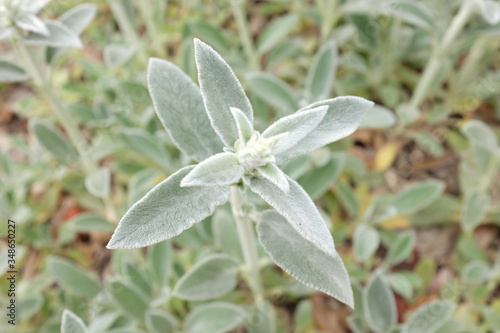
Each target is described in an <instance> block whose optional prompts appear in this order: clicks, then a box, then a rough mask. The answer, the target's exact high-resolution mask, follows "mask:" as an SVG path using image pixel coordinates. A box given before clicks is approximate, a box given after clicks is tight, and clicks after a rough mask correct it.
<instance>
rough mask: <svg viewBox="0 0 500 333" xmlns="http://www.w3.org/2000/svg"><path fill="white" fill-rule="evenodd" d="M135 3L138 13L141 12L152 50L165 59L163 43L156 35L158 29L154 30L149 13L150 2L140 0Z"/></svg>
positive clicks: (152, 19) (151, 15)
mask: <svg viewBox="0 0 500 333" xmlns="http://www.w3.org/2000/svg"><path fill="white" fill-rule="evenodd" d="M137 3H138V4H139V11H140V12H141V16H142V19H143V20H144V24H145V25H146V32H147V34H148V35H149V39H150V41H151V43H152V44H153V49H154V50H155V51H156V52H157V53H158V55H159V56H161V57H162V58H165V50H164V49H163V47H162V43H163V41H162V38H161V37H160V35H159V33H158V29H157V28H156V24H155V20H154V17H153V12H152V11H151V8H152V4H151V1H146V0H141V1H138V2H137Z"/></svg>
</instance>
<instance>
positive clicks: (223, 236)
mask: <svg viewBox="0 0 500 333" xmlns="http://www.w3.org/2000/svg"><path fill="white" fill-rule="evenodd" d="M212 233H213V236H214V243H215V245H216V247H217V248H218V249H220V250H222V251H223V252H225V253H227V254H229V255H231V256H233V257H234V258H236V259H238V260H239V261H240V262H243V254H242V252H241V245H240V242H239V238H238V232H237V230H236V225H235V221H234V218H233V215H232V214H231V213H229V212H227V211H226V210H224V209H217V210H216V211H215V213H214V215H213V216H212Z"/></svg>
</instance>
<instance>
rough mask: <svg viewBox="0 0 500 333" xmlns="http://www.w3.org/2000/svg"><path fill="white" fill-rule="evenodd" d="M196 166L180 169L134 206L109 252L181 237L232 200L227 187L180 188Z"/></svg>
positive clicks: (117, 229)
mask: <svg viewBox="0 0 500 333" xmlns="http://www.w3.org/2000/svg"><path fill="white" fill-rule="evenodd" d="M193 168H194V167H193V166H188V167H185V168H183V169H180V170H179V171H177V172H176V173H174V174H173V175H171V176H170V177H168V178H167V179H166V180H164V181H163V182H161V183H160V184H158V185H157V186H156V187H155V188H153V189H152V190H151V191H150V192H149V193H148V194H146V196H145V197H144V198H142V199H141V200H139V201H138V202H137V203H135V204H134V205H133V206H132V208H130V209H129V210H128V212H127V213H126V214H125V216H124V217H123V218H122V219H121V221H120V224H119V225H118V227H117V228H116V230H115V233H114V234H113V236H112V237H111V240H110V241H109V244H108V245H107V247H108V248H110V249H117V248H137V247H143V246H149V245H152V244H155V243H158V242H161V241H163V240H166V239H169V238H172V237H174V236H177V235H179V234H180V233H181V232H182V231H184V230H185V229H188V228H190V227H192V226H193V225H194V224H195V223H197V222H199V221H201V220H203V219H204V218H205V217H207V216H210V215H212V213H213V212H214V210H215V207H216V206H219V205H222V204H224V203H225V202H226V201H227V200H228V197H229V192H228V189H227V187H215V186H214V187H181V186H180V183H181V180H182V179H183V178H184V177H185V176H186V175H187V174H188V173H189V172H190V171H191V170H193Z"/></svg>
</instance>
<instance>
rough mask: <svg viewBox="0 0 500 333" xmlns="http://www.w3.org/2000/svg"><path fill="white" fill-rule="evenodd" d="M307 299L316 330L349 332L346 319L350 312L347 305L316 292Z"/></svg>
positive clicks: (332, 332)
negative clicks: (311, 308)
mask: <svg viewBox="0 0 500 333" xmlns="http://www.w3.org/2000/svg"><path fill="white" fill-rule="evenodd" d="M309 299H310V301H311V303H312V306H313V317H314V318H313V319H314V323H315V325H316V328H317V329H318V330H320V331H322V332H325V333H326V332H328V333H347V332H350V331H349V328H348V325H347V321H346V319H347V317H348V316H349V315H350V314H351V310H350V309H349V307H347V306H346V305H344V304H342V303H340V302H339V301H337V300H336V299H334V298H332V297H328V296H326V295H321V294H317V295H313V296H311V297H310V298H309Z"/></svg>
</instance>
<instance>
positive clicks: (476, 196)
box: [460, 193, 490, 231]
mask: <svg viewBox="0 0 500 333" xmlns="http://www.w3.org/2000/svg"><path fill="white" fill-rule="evenodd" d="M463 206H464V207H463V212H462V218H461V220H460V222H461V224H462V228H463V229H464V230H466V231H472V230H474V229H475V228H476V227H477V226H478V225H479V224H480V223H481V222H482V221H483V220H484V218H485V217H486V215H487V214H488V210H489V208H490V195H489V194H488V193H472V194H470V195H468V196H467V198H466V199H465V202H464V204H463Z"/></svg>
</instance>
